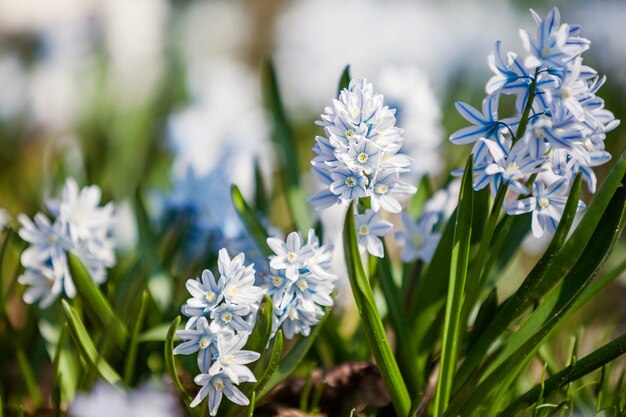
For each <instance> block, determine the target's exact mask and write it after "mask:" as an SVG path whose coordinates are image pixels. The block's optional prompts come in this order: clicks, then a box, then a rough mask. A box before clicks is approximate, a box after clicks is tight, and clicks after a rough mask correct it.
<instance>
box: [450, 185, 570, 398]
mask: <svg viewBox="0 0 626 417" xmlns="http://www.w3.org/2000/svg"><path fill="white" fill-rule="evenodd" d="M581 183H582V177H581V176H578V177H577V178H576V180H575V181H574V184H573V185H572V189H571V191H570V195H569V197H568V199H567V203H566V205H565V209H564V210H563V217H562V218H561V222H560V223H559V226H558V227H557V230H556V232H555V234H554V237H553V238H552V240H551V242H550V245H549V246H548V248H547V249H546V251H545V253H544V254H543V256H542V257H541V259H539V261H538V262H537V264H536V265H535V267H534V268H533V269H532V271H531V272H530V273H529V274H528V276H527V277H526V279H525V280H524V282H523V283H522V285H521V286H520V288H519V289H518V290H517V291H516V292H515V293H514V294H513V295H512V296H511V298H509V300H508V301H506V302H505V303H504V304H503V306H502V309H501V310H500V311H499V312H498V313H497V315H496V316H495V317H494V319H493V321H492V322H491V324H490V325H489V326H488V327H487V329H486V330H485V331H484V333H483V335H482V336H481V337H480V338H479V339H478V341H477V342H476V343H475V345H474V347H473V348H472V349H471V351H470V352H469V354H468V355H467V358H466V359H465V361H464V362H463V365H462V366H461V368H460V369H459V372H458V375H457V381H456V383H455V387H454V388H453V391H454V392H456V391H458V389H460V387H461V385H463V384H464V383H465V382H466V381H467V379H468V378H469V375H470V374H471V372H473V371H474V370H475V369H477V368H478V366H479V365H480V363H481V362H482V360H483V359H484V353H485V352H486V351H487V350H488V349H489V346H491V344H492V343H493V342H494V341H495V340H496V339H497V338H498V337H499V336H500V335H501V334H502V332H503V331H504V330H506V328H507V327H508V326H509V324H511V323H512V322H513V320H515V319H516V318H517V317H519V315H520V314H521V313H522V312H524V311H525V310H526V309H528V307H529V306H530V304H531V303H530V302H531V300H534V299H536V297H537V295H535V294H536V288H537V287H538V285H539V283H540V282H541V281H542V280H543V277H544V276H545V273H546V271H547V269H548V267H549V266H550V265H552V263H553V262H554V260H555V257H556V255H557V253H558V251H559V250H560V249H561V248H562V247H563V244H564V242H565V239H566V238H567V234H568V233H569V230H570V228H571V225H572V223H573V221H574V217H575V216H576V211H577V206H578V199H579V197H580V188H581Z"/></svg>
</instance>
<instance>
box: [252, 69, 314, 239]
mask: <svg viewBox="0 0 626 417" xmlns="http://www.w3.org/2000/svg"><path fill="white" fill-rule="evenodd" d="M263 75H264V83H263V85H264V87H265V88H264V93H265V94H264V96H265V100H266V103H267V106H268V108H269V111H270V115H271V116H272V126H273V129H272V130H273V132H272V138H273V139H274V142H276V144H277V145H278V151H279V158H278V160H279V161H280V163H281V178H282V181H283V183H284V186H285V195H286V197H287V202H288V204H289V210H290V212H291V216H292V218H293V221H294V223H295V225H296V227H297V229H298V230H300V231H301V232H303V233H306V231H307V230H308V229H309V228H310V227H311V225H312V222H311V219H310V212H309V205H308V202H307V199H306V197H305V196H304V194H303V192H302V187H301V186H300V165H299V158H298V152H297V149H296V143H295V138H294V135H293V131H292V129H291V126H290V124H289V121H288V120H287V114H286V112H285V109H284V106H283V103H282V99H281V97H280V90H279V88H278V80H277V78H276V70H275V68H274V64H273V63H272V61H271V60H268V61H267V62H266V65H265V71H264V72H263Z"/></svg>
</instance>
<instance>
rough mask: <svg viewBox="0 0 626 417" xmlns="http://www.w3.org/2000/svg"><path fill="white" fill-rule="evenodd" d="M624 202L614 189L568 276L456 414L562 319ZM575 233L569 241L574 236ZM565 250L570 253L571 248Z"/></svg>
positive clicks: (613, 236) (615, 229)
mask: <svg viewBox="0 0 626 417" xmlns="http://www.w3.org/2000/svg"><path fill="white" fill-rule="evenodd" d="M607 181H609V180H608V179H607ZM624 182H626V176H625V177H623V178H622V184H623V183H624ZM625 203H626V187H623V186H622V187H620V188H618V189H617V191H616V192H615V194H614V195H613V197H612V198H611V200H610V202H609V203H608V206H607V207H606V210H605V211H604V213H603V214H602V216H601V217H600V218H599V219H598V222H597V223H596V224H597V228H595V230H594V232H593V234H592V235H591V236H589V237H587V239H586V240H587V244H586V245H585V246H584V248H582V249H581V251H580V256H579V257H571V252H570V263H571V264H573V265H571V266H570V268H569V273H567V274H566V275H565V277H564V278H561V277H562V276H557V277H555V279H558V281H559V283H558V284H557V285H556V286H555V287H554V288H553V289H552V290H551V291H550V292H549V293H548V295H547V296H546V297H545V298H544V299H543V300H542V302H541V303H540V304H539V306H538V307H537V309H536V310H535V311H534V312H533V313H532V314H531V315H530V317H529V318H528V319H527V320H526V321H525V322H524V323H523V324H522V325H521V327H520V328H519V329H518V330H517V331H516V332H515V333H514V334H513V335H512V336H511V337H510V338H509V340H508V341H507V344H506V346H505V347H504V349H503V350H502V352H501V353H500V354H499V355H498V357H497V358H496V360H495V361H494V362H493V363H492V364H491V365H490V366H489V367H488V368H487V371H486V372H485V377H484V379H483V381H482V382H481V383H480V384H479V386H478V387H476V388H475V389H474V390H473V392H472V393H470V394H469V395H467V396H466V400H465V402H463V403H462V405H461V406H460V407H459V408H458V413H460V414H461V415H466V414H469V413H470V412H471V410H473V409H474V408H475V407H476V406H477V405H478V404H479V403H480V402H481V401H483V400H486V399H487V398H488V395H489V394H490V393H491V391H492V390H493V388H494V387H496V386H497V385H498V384H499V383H500V382H501V380H502V378H503V377H505V376H506V375H507V373H508V372H509V371H510V370H511V369H512V367H514V366H515V365H516V364H519V363H521V362H523V361H525V360H527V359H528V358H529V357H530V356H531V355H532V354H533V353H534V352H536V350H537V349H538V348H539V346H540V345H541V343H542V342H543V341H544V340H545V339H546V338H547V336H548V335H549V334H550V333H551V331H552V330H553V329H554V327H555V326H556V325H557V324H559V323H560V322H561V320H563V319H564V318H565V317H566V315H567V312H568V311H569V310H570V309H571V308H572V307H573V306H574V305H575V302H576V300H577V299H578V297H580V295H581V294H582V293H583V292H584V291H585V289H586V288H587V287H588V285H589V284H590V282H591V280H592V279H593V277H594V276H595V275H596V274H597V272H598V270H599V269H600V268H601V267H602V265H603V264H604V262H605V261H606V259H607V258H608V256H609V254H610V253H611V250H612V248H613V245H614V244H615V242H616V240H617V238H618V237H619V234H620V233H621V229H622V227H623V225H624V221H625V220H626V206H625ZM583 222H584V219H583V221H582V222H581V224H580V225H579V227H580V226H581V225H583ZM578 230H579V229H577V230H576V231H575V232H574V234H573V235H572V237H571V238H570V239H572V238H574V237H575V236H576V233H577V232H578ZM568 243H569V240H568ZM565 248H568V244H567V243H566V244H565V245H564V246H563V249H562V250H565ZM569 249H570V250H574V248H571V247H569ZM572 259H577V261H576V262H572ZM455 411H456V409H455Z"/></svg>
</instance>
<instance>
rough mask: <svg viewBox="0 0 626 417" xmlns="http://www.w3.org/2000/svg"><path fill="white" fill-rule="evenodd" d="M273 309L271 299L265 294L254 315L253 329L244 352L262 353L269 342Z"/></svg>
mask: <svg viewBox="0 0 626 417" xmlns="http://www.w3.org/2000/svg"><path fill="white" fill-rule="evenodd" d="M273 309H274V305H273V304H272V298H271V297H270V296H269V295H267V294H265V295H264V296H263V300H262V301H261V305H260V306H259V310H258V311H257V313H256V321H255V324H254V329H253V330H252V333H251V334H250V337H248V341H247V342H246V345H245V346H244V349H245V350H252V351H255V352H263V351H264V350H265V348H266V347H267V342H268V341H269V340H270V335H271V334H272V312H273Z"/></svg>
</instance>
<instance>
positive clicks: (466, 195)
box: [433, 157, 474, 417]
mask: <svg viewBox="0 0 626 417" xmlns="http://www.w3.org/2000/svg"><path fill="white" fill-rule="evenodd" d="M472 159H473V157H470V158H469V161H468V162H467V165H466V167H465V173H464V174H463V180H462V184H461V192H460V195H459V204H458V212H457V217H456V221H455V225H454V241H453V246H452V254H451V262H450V273H449V281H448V297H447V301H446V315H445V319H444V326H443V346H442V348H441V359H440V361H439V379H438V380H437V388H436V391H435V399H434V411H433V413H434V416H435V417H439V416H440V415H442V414H443V411H444V410H445V409H446V407H447V404H448V401H449V399H450V392H451V390H452V382H453V379H454V373H455V371H456V364H457V356H458V352H459V346H460V342H461V338H462V336H463V327H464V326H463V322H462V321H461V320H462V312H463V298H464V291H465V279H466V277H467V267H468V264H469V251H470V240H471V236H472V216H473V189H472V188H473V187H472V183H473V179H474V177H473V176H474V172H473V167H472Z"/></svg>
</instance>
